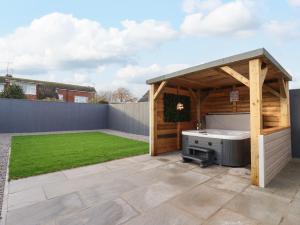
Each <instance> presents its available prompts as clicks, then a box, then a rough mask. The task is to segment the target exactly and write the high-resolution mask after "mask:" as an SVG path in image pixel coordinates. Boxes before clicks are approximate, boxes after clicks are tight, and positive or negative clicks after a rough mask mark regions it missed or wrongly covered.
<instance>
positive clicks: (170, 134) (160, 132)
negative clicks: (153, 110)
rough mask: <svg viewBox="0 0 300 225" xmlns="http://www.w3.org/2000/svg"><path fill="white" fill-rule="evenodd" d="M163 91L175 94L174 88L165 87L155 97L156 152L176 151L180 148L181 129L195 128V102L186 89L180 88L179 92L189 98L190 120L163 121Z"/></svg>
mask: <svg viewBox="0 0 300 225" xmlns="http://www.w3.org/2000/svg"><path fill="white" fill-rule="evenodd" d="M164 93H172V94H177V89H176V88H171V87H165V88H164V89H163V92H162V94H161V95H160V96H159V98H158V99H157V140H158V143H157V149H156V154H161V153H165V152H170V151H176V150H179V149H180V148H181V131H182V130H188V129H195V128H196V117H197V112H196V102H195V99H194V98H193V97H192V96H191V94H190V92H189V91H188V90H184V89H180V90H179V94H180V95H185V96H189V97H190V99H191V117H192V119H191V121H190V122H180V123H166V122H164V100H163V99H164Z"/></svg>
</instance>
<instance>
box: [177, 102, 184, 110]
mask: <svg viewBox="0 0 300 225" xmlns="http://www.w3.org/2000/svg"><path fill="white" fill-rule="evenodd" d="M176 109H177V111H181V110H183V109H184V106H183V104H182V103H181V102H178V103H177V105H176Z"/></svg>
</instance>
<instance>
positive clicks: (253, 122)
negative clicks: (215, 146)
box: [249, 59, 263, 186]
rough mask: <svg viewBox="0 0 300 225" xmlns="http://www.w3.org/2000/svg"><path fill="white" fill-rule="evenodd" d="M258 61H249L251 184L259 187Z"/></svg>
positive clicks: (259, 66) (260, 90)
mask: <svg viewBox="0 0 300 225" xmlns="http://www.w3.org/2000/svg"><path fill="white" fill-rule="evenodd" d="M261 65H262V62H261V60H260V59H252V60H250V61H249V81H250V129H251V182H252V184H253V185H257V186H258V185H259V135H261V134H262V128H263V118H262V83H263V76H262V75H263V74H262V68H261Z"/></svg>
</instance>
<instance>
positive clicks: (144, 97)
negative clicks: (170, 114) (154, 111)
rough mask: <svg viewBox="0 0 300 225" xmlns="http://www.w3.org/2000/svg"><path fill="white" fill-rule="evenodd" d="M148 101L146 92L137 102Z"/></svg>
mask: <svg viewBox="0 0 300 225" xmlns="http://www.w3.org/2000/svg"><path fill="white" fill-rule="evenodd" d="M148 101H149V91H147V92H146V93H145V94H144V95H143V97H141V98H140V99H139V100H138V102H148Z"/></svg>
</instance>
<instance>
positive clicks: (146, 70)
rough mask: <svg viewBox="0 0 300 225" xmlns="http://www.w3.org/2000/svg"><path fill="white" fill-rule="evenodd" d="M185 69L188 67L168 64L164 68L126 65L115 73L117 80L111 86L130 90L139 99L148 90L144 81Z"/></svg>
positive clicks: (159, 66) (154, 65) (153, 65)
mask: <svg viewBox="0 0 300 225" xmlns="http://www.w3.org/2000/svg"><path fill="white" fill-rule="evenodd" d="M187 67H189V65H187V64H170V65H166V66H162V65H159V64H152V65H149V66H145V67H143V66H138V65H127V66H125V67H123V68H121V69H119V70H118V71H117V79H115V80H114V81H113V82H112V86H113V87H127V88H130V89H131V91H132V92H133V93H134V94H135V95H136V96H139V97H141V96H142V95H143V94H144V93H145V92H146V91H147V90H148V86H147V85H146V80H148V79H150V78H153V77H156V76H160V75H165V74H168V73H172V72H175V71H178V70H181V69H184V68H187Z"/></svg>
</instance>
